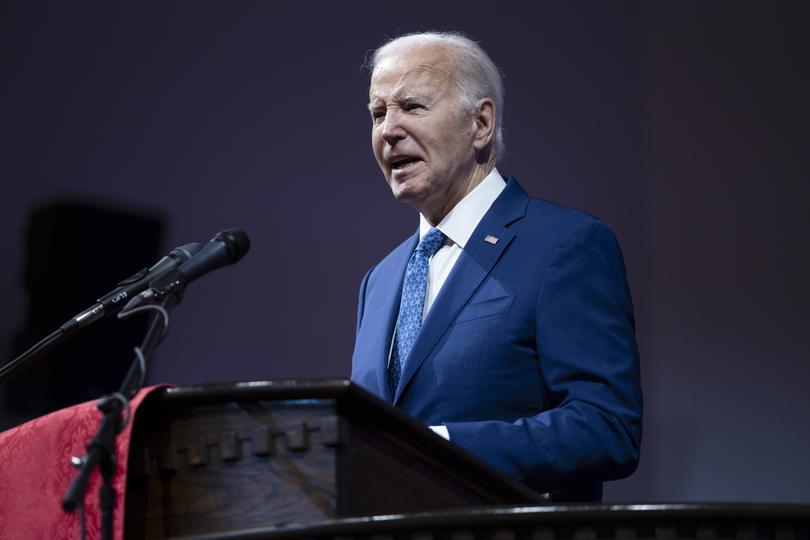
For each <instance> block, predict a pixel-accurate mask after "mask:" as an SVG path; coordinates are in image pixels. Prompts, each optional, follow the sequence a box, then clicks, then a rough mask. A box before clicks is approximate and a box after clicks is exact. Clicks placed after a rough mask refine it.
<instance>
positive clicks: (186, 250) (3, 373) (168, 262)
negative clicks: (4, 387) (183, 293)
mask: <svg viewBox="0 0 810 540" xmlns="http://www.w3.org/2000/svg"><path fill="white" fill-rule="evenodd" d="M199 251H200V244H198V243H197V242H192V243H190V244H185V245H183V246H180V247H177V248H174V249H173V250H171V251H170V252H169V254H168V255H166V256H165V257H163V258H162V259H160V260H159V261H158V262H157V263H155V264H154V265H153V266H152V267H151V268H144V269H143V270H141V271H140V272H137V273H135V275H133V276H132V277H130V278H127V279H125V280H124V281H122V282H121V283H119V284H118V287H116V288H115V289H114V290H113V291H111V292H109V293H107V294H105V295H104V296H102V297H101V298H99V299H98V300H96V303H95V304H94V305H92V306H90V307H89V308H87V309H85V310H84V311H82V312H81V313H79V314H78V315H76V316H75V317H73V318H72V319H70V320H69V321H68V322H66V323H65V324H63V325H62V326H60V327H59V328H58V329H57V330H55V331H53V332H51V333H50V334H49V335H48V336H46V337H45V338H43V339H41V340H39V341H38V342H37V343H36V344H35V345H34V346H33V347H31V348H30V349H28V350H27V351H25V352H24V353H22V354H21V355H19V356H18V357H17V358H15V359H14V360H12V361H11V362H8V363H6V364H4V365H2V366H0V383H2V382H3V381H5V380H6V379H8V378H10V377H11V376H13V375H14V374H15V373H17V372H18V371H19V370H21V369H23V368H24V367H25V366H27V365H28V364H30V363H31V362H32V361H33V360H34V359H37V358H41V357H43V356H45V355H46V354H48V352H50V351H52V350H53V349H55V348H56V347H58V346H59V345H61V344H62V343H64V342H65V341H66V340H67V339H68V338H70V337H71V336H72V335H74V334H75V333H76V332H78V331H79V330H80V329H81V328H83V327H85V326H88V325H89V324H91V323H93V322H95V321H97V320H98V319H100V318H102V317H104V316H105V315H111V314H113V313H117V312H119V311H121V310H122V309H123V308H124V301H125V300H127V299H128V298H137V297H138V293H140V292H141V291H143V290H144V289H147V288H148V287H149V286H150V284H151V283H152V282H153V281H154V280H155V279H157V278H159V277H160V276H162V275H163V274H166V273H168V272H170V271H172V270H174V269H176V268H177V267H178V266H181V265H182V264H184V263H186V262H188V261H190V260H191V259H193V258H194V255H195V254H196V253H197V252H199Z"/></svg>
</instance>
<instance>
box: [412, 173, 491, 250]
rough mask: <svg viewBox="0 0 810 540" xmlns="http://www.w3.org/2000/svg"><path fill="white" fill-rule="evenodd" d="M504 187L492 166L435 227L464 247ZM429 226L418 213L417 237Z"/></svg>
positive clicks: (425, 231)
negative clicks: (480, 180)
mask: <svg viewBox="0 0 810 540" xmlns="http://www.w3.org/2000/svg"><path fill="white" fill-rule="evenodd" d="M505 187H506V182H504V180H503V178H502V177H501V175H500V173H499V172H498V169H496V168H494V167H493V169H492V171H491V172H490V173H489V174H488V175H487V176H486V178H484V180H483V181H482V182H481V183H480V184H478V185H477V186H476V187H475V189H473V190H472V191H471V192H469V193H468V194H467V196H465V197H464V198H463V199H461V200H460V201H459V202H458V204H456V205H455V206H454V207H453V209H452V210H450V212H449V213H448V214H447V215H446V216H444V219H443V220H441V221H440V222H439V224H438V225H436V228H437V229H439V230H440V231H442V232H443V233H444V235H445V236H446V237H447V238H449V239H450V240H452V241H453V242H454V243H456V244H458V245H459V246H460V247H461V248H462V249H464V246H466V245H467V240H469V239H470V236H472V233H473V231H474V230H475V228H476V227H477V226H478V223H479V222H480V221H481V219H482V218H483V217H484V214H486V213H487V210H489V207H490V206H492V203H493V202H495V199H497V198H498V195H500V194H501V191H503V188H505ZM431 228H432V227H431V225H430V222H429V221H428V220H427V218H425V216H423V215H421V214H419V239H420V240H421V239H422V237H423V236H425V234H427V232H428V231H429V230H430V229H431Z"/></svg>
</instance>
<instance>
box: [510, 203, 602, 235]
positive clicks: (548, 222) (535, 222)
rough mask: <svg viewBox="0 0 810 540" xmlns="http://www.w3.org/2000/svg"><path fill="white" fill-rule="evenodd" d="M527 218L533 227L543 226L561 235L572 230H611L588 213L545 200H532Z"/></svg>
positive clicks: (527, 211)
mask: <svg viewBox="0 0 810 540" xmlns="http://www.w3.org/2000/svg"><path fill="white" fill-rule="evenodd" d="M525 217H526V221H527V222H528V224H530V225H531V226H532V227H536V226H543V227H547V228H550V229H551V230H556V231H558V232H559V233H564V232H565V231H572V230H593V229H607V230H610V227H609V226H608V225H607V224H606V223H605V222H604V221H602V220H601V219H599V218H598V217H596V216H593V215H592V214H589V213H588V212H585V211H583V210H578V209H576V208H571V207H570V206H565V205H562V204H559V203H555V202H552V201H548V200H545V199H535V198H530V199H529V204H528V207H527V208H526V216H525Z"/></svg>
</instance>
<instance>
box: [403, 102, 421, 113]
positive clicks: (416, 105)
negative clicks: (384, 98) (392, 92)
mask: <svg viewBox="0 0 810 540" xmlns="http://www.w3.org/2000/svg"><path fill="white" fill-rule="evenodd" d="M424 108H425V106H424V105H422V104H421V103H415V102H411V103H406V104H405V106H404V107H403V109H405V110H406V111H408V112H411V111H415V110H417V109H424Z"/></svg>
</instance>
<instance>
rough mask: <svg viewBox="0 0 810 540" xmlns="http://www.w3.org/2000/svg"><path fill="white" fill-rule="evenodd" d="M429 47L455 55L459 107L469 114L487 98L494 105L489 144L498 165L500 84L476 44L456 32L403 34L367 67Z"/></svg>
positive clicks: (494, 68) (497, 74) (497, 73)
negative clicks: (447, 48)
mask: <svg viewBox="0 0 810 540" xmlns="http://www.w3.org/2000/svg"><path fill="white" fill-rule="evenodd" d="M429 45H449V46H450V47H451V48H452V50H453V52H454V53H455V54H454V55H453V56H454V61H455V63H456V68H457V69H458V75H457V76H456V77H455V79H456V84H457V86H458V90H459V100H460V101H461V104H462V106H464V107H465V108H467V109H470V110H472V109H473V108H474V107H475V105H476V103H478V100H480V99H482V98H490V99H491V100H492V101H494V102H495V137H494V140H493V143H492V157H493V158H494V161H498V160H499V159H500V158H501V157H503V152H504V144H503V93H504V91H503V80H502V79H501V72H500V71H499V70H498V67H497V66H496V65H495V62H493V61H492V59H491V58H490V57H489V55H487V53H486V52H484V49H482V48H481V46H480V45H478V43H476V42H475V41H473V40H471V39H470V38H468V37H467V36H464V35H462V34H460V33H457V32H419V33H414V34H406V35H404V36H400V37H398V38H394V39H391V40H389V41H388V42H386V43H384V44H383V45H382V46H381V47H380V48H378V49H377V50H375V51H374V53H373V55H372V57H371V62H370V64H369V67H370V69H371V71H372V72H373V71H374V68H376V67H377V64H378V63H379V62H380V60H382V59H383V58H385V57H386V56H390V55H391V54H394V53H398V52H401V51H403V50H406V49H410V48H414V47H425V46H429Z"/></svg>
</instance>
